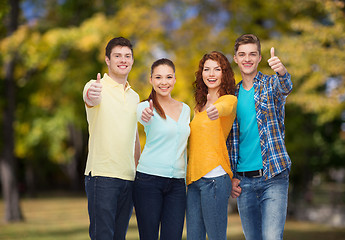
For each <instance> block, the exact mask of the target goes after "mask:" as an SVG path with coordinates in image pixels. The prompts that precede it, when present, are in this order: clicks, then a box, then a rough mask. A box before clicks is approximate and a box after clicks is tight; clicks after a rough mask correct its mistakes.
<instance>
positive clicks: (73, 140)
mask: <svg viewBox="0 0 345 240" xmlns="http://www.w3.org/2000/svg"><path fill="white" fill-rule="evenodd" d="M68 129H69V135H70V144H71V145H72V146H73V149H75V154H74V157H73V159H71V162H70V163H68V164H67V166H66V167H67V174H68V177H69V180H70V181H71V184H70V186H71V190H74V191H76V190H80V177H79V172H78V165H79V161H80V159H81V154H82V150H83V134H82V132H81V130H80V129H77V128H76V127H75V126H74V125H73V124H72V123H71V124H69V126H68Z"/></svg>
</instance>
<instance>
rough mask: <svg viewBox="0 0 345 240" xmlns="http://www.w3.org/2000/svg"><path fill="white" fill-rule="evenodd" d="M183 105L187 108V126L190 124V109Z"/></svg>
mask: <svg viewBox="0 0 345 240" xmlns="http://www.w3.org/2000/svg"><path fill="white" fill-rule="evenodd" d="M183 104H184V105H185V106H186V107H187V115H188V124H189V123H190V107H189V106H188V105H187V104H185V103H183Z"/></svg>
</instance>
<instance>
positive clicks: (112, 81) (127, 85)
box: [103, 73, 131, 91]
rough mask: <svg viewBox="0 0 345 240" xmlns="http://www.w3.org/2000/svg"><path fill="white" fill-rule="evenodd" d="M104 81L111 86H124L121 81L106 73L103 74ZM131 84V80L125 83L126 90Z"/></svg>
mask: <svg viewBox="0 0 345 240" xmlns="http://www.w3.org/2000/svg"><path fill="white" fill-rule="evenodd" d="M103 81H104V82H105V83H106V84H108V85H109V86H111V87H121V88H122V87H123V85H122V84H121V83H118V82H116V81H114V80H113V79H112V78H111V77H109V75H108V74H106V73H104V76H103ZM130 88H131V86H130V85H129V82H128V81H126V83H125V88H124V90H125V91H127V90H128V89H130Z"/></svg>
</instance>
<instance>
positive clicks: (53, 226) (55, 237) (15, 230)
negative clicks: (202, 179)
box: [0, 197, 345, 240]
mask: <svg viewBox="0 0 345 240" xmlns="http://www.w3.org/2000/svg"><path fill="white" fill-rule="evenodd" d="M21 207H22V211H23V214H24V216H25V221H24V222H21V223H12V224H5V223H4V222H3V218H4V204H3V202H2V201H0V239H1V240H14V239H16V240H19V239H20V240H60V239H61V240H62V239H64V240H69V239H71V240H72V239H73V240H86V239H89V238H88V223H89V222H88V213H87V201H86V198H85V197H46V198H37V199H23V200H22V201H21ZM285 229H286V230H285V234H284V239H288V240H289V239H293V240H321V239H322V240H323V239H327V240H345V229H344V228H332V227H329V226H325V225H319V224H312V223H306V222H297V221H287V223H286V226H285ZM185 236H186V235H185V232H184V239H186V237H185ZM127 239H128V240H135V239H139V237H138V230H137V227H136V220H135V216H134V215H133V217H132V218H131V221H130V226H129V229H128V233H127ZM228 239H231V240H244V237H243V234H242V228H241V223H240V219H239V217H238V215H237V214H233V215H230V216H229V223H228Z"/></svg>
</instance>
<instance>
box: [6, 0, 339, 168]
mask: <svg viewBox="0 0 345 240" xmlns="http://www.w3.org/2000/svg"><path fill="white" fill-rule="evenodd" d="M32 2H33V3H36V4H41V3H43V2H44V3H45V5H43V6H44V7H43V10H44V15H43V17H42V18H41V19H37V21H36V22H35V23H34V24H33V23H32V22H31V23H30V24H23V25H22V26H21V27H20V28H19V29H18V30H17V31H16V32H15V33H14V34H13V35H12V36H11V37H8V38H3V39H1V41H0V62H1V63H4V62H5V61H6V60H8V59H10V58H12V57H14V56H15V57H16V59H17V65H16V70H15V79H16V88H17V100H16V102H17V106H16V121H15V123H14V124H15V129H16V146H15V152H16V156H17V157H19V158H21V159H24V160H25V161H26V162H34V161H36V162H40V161H47V160H49V161H53V162H55V163H59V164H61V165H64V164H67V163H69V162H70V161H71V160H72V159H73V157H74V155H75V152H76V149H74V147H73V145H72V144H71V133H70V128H71V126H73V128H76V129H79V130H82V131H83V133H84V135H87V124H86V119H85V110H84V104H83V101H82V90H83V87H84V85H85V83H86V82H87V81H89V80H90V79H94V78H95V77H96V74H97V73H98V72H102V73H104V72H106V71H107V68H106V65H105V63H104V48H105V45H106V43H107V42H108V41H109V40H110V39H111V38H113V37H115V36H124V37H127V38H129V39H130V40H131V41H132V42H133V43H134V57H135V62H134V66H133V70H132V72H131V73H130V75H129V81H130V84H131V85H132V87H133V88H134V90H136V91H137V92H138V93H139V95H140V97H141V99H145V98H147V96H148V94H149V92H150V90H151V86H150V85H149V84H148V78H149V72H150V66H151V64H152V62H153V61H154V60H156V59H157V58H159V57H168V58H170V59H172V60H173V61H174V62H175V64H176V76H177V83H176V85H175V89H174V91H173V95H174V97H175V98H176V99H178V100H180V101H184V102H186V103H188V104H189V105H190V106H191V108H193V107H194V100H193V90H192V82H193V81H194V73H195V71H196V70H197V67H198V62H199V60H200V59H201V57H202V56H203V54H205V53H206V52H210V51H212V50H218V51H222V52H223V53H224V54H225V55H226V56H228V58H229V59H230V60H231V59H232V55H233V45H234V41H235V39H236V38H237V37H238V36H239V35H240V34H243V33H248V32H252V33H255V34H256V35H258V36H259V37H260V39H261V40H262V54H263V60H262V62H261V64H260V70H262V71H263V72H264V73H267V74H273V73H272V70H271V69H270V68H269V67H268V65H267V63H266V61H267V59H268V58H269V49H270V47H272V46H274V47H275V48H276V52H277V55H278V56H279V57H280V58H281V60H282V61H283V63H284V64H285V65H286V67H287V68H288V70H289V72H290V73H291V74H292V79H293V83H294V90H293V92H292V94H291V96H289V97H288V101H287V145H288V150H289V152H290V153H291V155H292V156H293V161H294V162H295V164H296V166H297V169H299V168H301V169H302V168H304V167H310V166H312V167H311V171H319V170H321V168H320V166H322V169H324V167H327V166H333V165H336V166H339V165H342V166H344V163H343V162H341V161H339V159H343V158H344V150H343V146H344V141H345V140H344V137H343V136H344V133H343V132H341V129H340V125H341V124H342V123H343V121H344V120H342V119H341V113H342V112H343V111H344V108H345V106H344V104H345V101H344V92H345V89H344V88H345V83H344V81H345V80H344V79H345V68H344V67H343V65H344V63H345V51H344V45H345V41H344V39H345V35H344V34H345V31H344V30H345V29H344V27H345V18H344V2H343V1H332V0H325V1H322V0H306V1H300V0H293V1H285V0H283V1H282V0H272V1H256V0H237V1H225V0H222V1H212V0H201V1H196V0H185V1H183V0H178V1H168V0H164V1H158V0H153V1H145V0H139V1H138V0H136V1H135V0H127V1H115V3H114V1H111V0H106V1H98V0H93V1H87V2H85V1H81V0H78V1H72V0H67V1H63V4H59V1H48V2H46V1H41V0H36V1H34V0H33V1H32ZM2 4H4V1H0V6H2ZM5 6H6V5H5ZM77 10H78V11H77ZM7 11H8V10H7V8H2V7H1V10H0V18H1V19H3V17H4V14H5V13H7ZM0 26H1V27H3V25H0ZM0 34H1V29H0ZM232 66H233V68H234V70H235V73H236V81H239V80H240V78H241V77H240V74H239V71H238V68H237V66H236V65H235V64H234V63H232ZM2 71H3V69H0V79H1V83H0V85H1V86H2V85H3V83H2V82H3V81H2V79H3V78H4V72H2ZM332 84H333V85H332ZM334 84H335V85H334ZM330 86H335V87H333V88H332V87H330ZM2 105H3V104H2ZM2 105H1V106H2ZM326 126H327V129H331V131H324V128H325V127H326ZM305 139H308V141H306V140H305ZM84 144H85V145H86V139H84ZM42 149H44V150H43V151H42ZM309 156H311V158H308V157H309ZM306 159H308V160H306ZM83 160H84V159H83ZM314 165H315V166H314ZM317 166H319V167H317Z"/></svg>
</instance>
